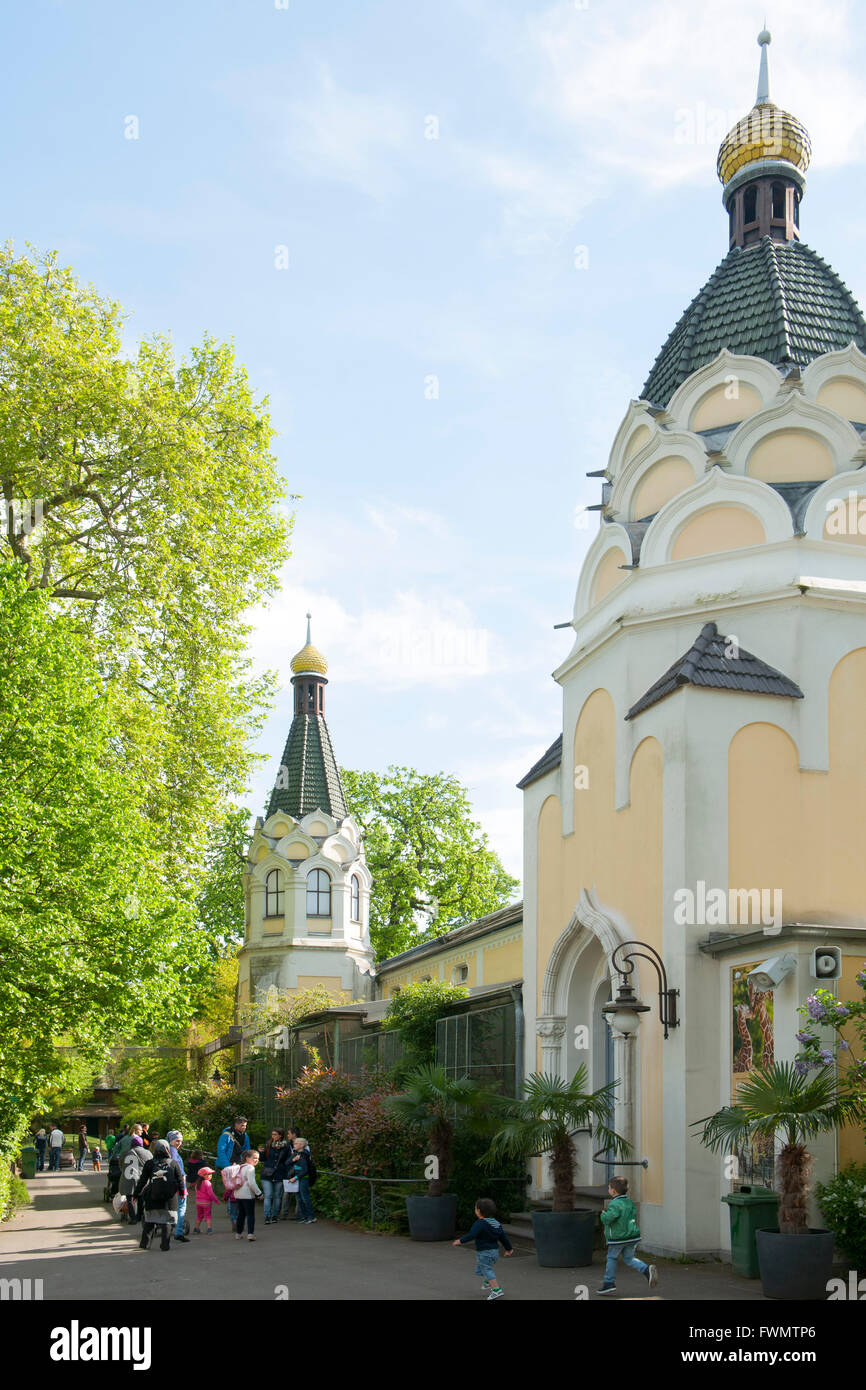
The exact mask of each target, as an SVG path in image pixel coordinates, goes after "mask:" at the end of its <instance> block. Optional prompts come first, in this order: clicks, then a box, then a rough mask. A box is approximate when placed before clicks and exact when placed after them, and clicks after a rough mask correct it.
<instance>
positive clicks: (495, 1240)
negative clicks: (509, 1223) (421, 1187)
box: [452, 1197, 514, 1303]
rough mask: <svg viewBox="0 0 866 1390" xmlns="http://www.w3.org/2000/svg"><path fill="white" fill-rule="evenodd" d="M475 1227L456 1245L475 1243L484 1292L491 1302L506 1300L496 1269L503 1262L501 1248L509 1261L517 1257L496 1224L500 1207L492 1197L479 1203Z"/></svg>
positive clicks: (498, 1224)
mask: <svg viewBox="0 0 866 1390" xmlns="http://www.w3.org/2000/svg"><path fill="white" fill-rule="evenodd" d="M475 1218H476V1219H475V1223H474V1225H473V1226H472V1227H471V1229H470V1230H468V1231H467V1232H466V1235H465V1236H463V1237H461V1239H460V1240H455V1241H452V1244H453V1245H468V1244H469V1242H470V1240H474V1241H475V1273H476V1274H480V1275H481V1280H482V1283H481V1292H482V1293H486V1294H487V1302H488V1303H492V1302H493V1300H494V1299H495V1298H502V1296H503V1294H504V1292H505V1290H504V1289H503V1288H502V1286H501V1285H500V1283H499V1280H498V1279H497V1278H496V1272H495V1270H494V1268H493V1266H494V1265H495V1264H496V1261H497V1260H498V1259H499V1245H500V1242H501V1243H502V1245H503V1247H504V1249H505V1257H506V1259H507V1258H508V1256H509V1255H513V1254H514V1247H513V1246H512V1244H511V1241H510V1240H509V1239H508V1236H507V1235H506V1234H505V1232H504V1231H503V1229H502V1223H501V1222H499V1221H497V1220H496V1203H495V1202H494V1201H493V1200H492V1199H491V1198H490V1197H479V1198H478V1201H477V1202H476V1203H475Z"/></svg>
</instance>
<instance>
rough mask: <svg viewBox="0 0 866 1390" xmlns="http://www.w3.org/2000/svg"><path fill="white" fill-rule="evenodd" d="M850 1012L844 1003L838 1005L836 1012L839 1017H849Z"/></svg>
mask: <svg viewBox="0 0 866 1390" xmlns="http://www.w3.org/2000/svg"><path fill="white" fill-rule="evenodd" d="M850 1012H851V1010H850V1009H846V1008H845V1005H844V1004H837V1005H836V1013H837V1015H838V1016H839V1018H847V1017H848V1015H849V1013H850Z"/></svg>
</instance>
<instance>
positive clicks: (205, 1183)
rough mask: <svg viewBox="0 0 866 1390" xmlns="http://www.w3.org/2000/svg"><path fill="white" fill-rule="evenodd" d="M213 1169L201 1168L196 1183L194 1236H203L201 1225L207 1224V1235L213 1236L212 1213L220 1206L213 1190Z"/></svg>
mask: <svg viewBox="0 0 866 1390" xmlns="http://www.w3.org/2000/svg"><path fill="white" fill-rule="evenodd" d="M212 1177H213V1168H199V1170H198V1177H197V1178H196V1183H195V1225H194V1226H193V1228H192V1229H193V1235H201V1223H202V1222H204V1224H205V1234H206V1235H210V1234H211V1224H210V1223H211V1213H212V1212H213V1209H214V1207H217V1206H219V1201H220V1199H219V1197H218V1196H217V1195H216V1193H215V1192H214V1190H213V1187H212V1185H211V1178H212Z"/></svg>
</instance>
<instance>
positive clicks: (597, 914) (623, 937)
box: [536, 888, 641, 1174]
mask: <svg viewBox="0 0 866 1390" xmlns="http://www.w3.org/2000/svg"><path fill="white" fill-rule="evenodd" d="M634 939H635V933H634V931H633V930H632V929H631V928H630V927H629V925H628V923H627V922H626V921H624V919H623V918H622V917H620V915H619V914H618V913H617V912H615V911H614V910H613V909H611V908H606V907H603V906H602V904H601V903H600V902H599V900H598V897H597V895H596V892H595V889H587V888H583V889H581V894H580V899H579V901H578V904H577V906H576V908H575V909H574V912H573V913H572V916H571V919H570V921H569V923H568V925H567V926H566V927H565V929H564V930H563V931H562V932H561V933H560V935H559V936H558V938H557V940H556V942H555V944H554V947H553V950H552V951H551V953H550V958H549V960H548V962H547V966H546V968H545V971H544V980H543V983H542V987H541V1014H540V1015H539V1017H538V1019H537V1020H536V1034H537V1036H538V1037H539V1038H540V1039H541V1055H542V1061H541V1070H542V1072H543V1073H545V1074H546V1075H549V1076H561V1077H565V1075H566V1066H565V1058H564V1056H563V1043H565V1046H566V1047H567V1046H568V1042H567V1039H566V1027H567V1013H568V991H569V986H570V983H571V979H572V975H573V973H574V970H575V967H576V966H577V963H578V961H579V959H580V956H581V955H582V954H583V952H584V951H585V950H586V948H587V947H588V946H589V945H590V944H591V943H592V942H593V941H598V942H599V944H600V945H601V948H602V952H603V954H604V959H605V962H606V964H607V970H608V974H609V976H610V979H611V983H612V984H613V981H614V980H615V978H616V976H617V973H618V972H617V971H615V970H614V969H613V968H612V966H611V957H612V956H613V953H614V951H615V950H616V948H617V946H619V945H621V944H622V943H623V942H624V941H633V940H634ZM634 965H635V975H637V974H638V971H639V967H638V963H637V962H636V961H635V962H634ZM634 983H635V985H636V986H637V988H638V990H639V989H640V982H639V980H638V979H635V980H634ZM594 987H595V986H594ZM613 1038H614V1076H615V1077H616V1079H617V1080H618V1083H619V1084H618V1086H617V1090H616V1093H615V1095H616V1100H615V1109H614V1128H615V1129H616V1130H618V1132H619V1133H620V1134H622V1135H623V1137H624V1138H625V1139H627V1140H628V1141H629V1143H630V1144H631V1146H632V1154H633V1156H635V1157H639V1156H640V1155H638V1154H637V1136H638V1134H639V1130H638V1125H637V1114H636V1105H635V1089H634V1075H635V1066H636V1064H637V1041H636V1038H635V1036H634V1035H632V1034H623V1033H618V1032H617V1031H616V1028H615V1027H614V1033H613ZM640 1171H641V1170H640V1169H635V1172H636V1173H637V1174H639V1173H640Z"/></svg>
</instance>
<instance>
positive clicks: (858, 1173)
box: [815, 1163, 866, 1271]
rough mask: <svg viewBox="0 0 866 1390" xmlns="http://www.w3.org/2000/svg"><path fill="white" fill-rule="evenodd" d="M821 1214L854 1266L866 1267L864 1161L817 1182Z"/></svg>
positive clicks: (865, 1172)
mask: <svg viewBox="0 0 866 1390" xmlns="http://www.w3.org/2000/svg"><path fill="white" fill-rule="evenodd" d="M815 1196H816V1197H817V1199H818V1206H819V1207H820V1208H821V1214H822V1215H823V1217H824V1220H825V1221H826V1222H827V1225H828V1227H829V1228H830V1230H831V1231H832V1232H833V1234H834V1236H835V1237H836V1243H837V1245H839V1246H840V1247H841V1249H842V1250H844V1252H845V1254H846V1255H847V1256H848V1259H849V1260H850V1261H851V1263H852V1265H853V1267H854V1268H855V1269H856V1270H858V1271H859V1270H866V1163H861V1164H854V1163H852V1164H850V1165H849V1166H848V1167H847V1168H844V1169H843V1170H842V1172H841V1173H839V1174H838V1175H837V1176H836V1177H835V1178H833V1179H832V1180H831V1181H830V1182H827V1183H820V1182H819V1183H816V1185H815Z"/></svg>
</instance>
